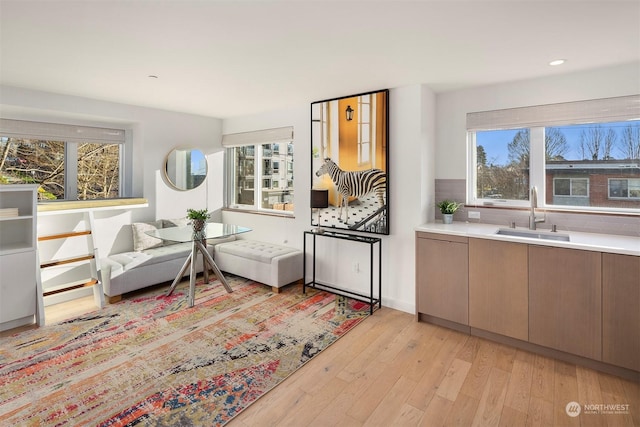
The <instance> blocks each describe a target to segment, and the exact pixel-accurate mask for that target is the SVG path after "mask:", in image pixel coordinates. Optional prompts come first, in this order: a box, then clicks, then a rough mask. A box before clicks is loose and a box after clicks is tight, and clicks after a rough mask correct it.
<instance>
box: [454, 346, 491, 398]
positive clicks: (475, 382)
mask: <svg viewBox="0 0 640 427" xmlns="http://www.w3.org/2000/svg"><path fill="white" fill-rule="evenodd" d="M496 348H497V344H494V343H490V342H489V341H487V340H482V342H481V343H480V348H479V349H478V353H477V354H476V357H475V359H474V360H473V364H472V366H471V369H470V370H469V374H468V375H467V378H466V380H465V382H464V384H463V385H462V388H461V389H460V391H461V392H462V393H464V394H466V395H467V396H471V397H474V398H476V399H478V400H480V398H481V397H482V393H483V392H484V389H485V384H486V383H487V380H488V379H489V374H490V373H491V368H493V367H494V366H495V363H496Z"/></svg>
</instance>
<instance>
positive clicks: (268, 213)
mask: <svg viewBox="0 0 640 427" xmlns="http://www.w3.org/2000/svg"><path fill="white" fill-rule="evenodd" d="M222 211H223V212H238V213H246V214H253V215H264V216H276V217H279V218H291V219H295V217H296V216H295V214H294V213H293V212H291V211H288V213H285V212H287V211H283V213H279V212H277V211H256V210H251V209H239V208H223V209H222Z"/></svg>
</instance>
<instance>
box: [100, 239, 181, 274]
mask: <svg viewBox="0 0 640 427" xmlns="http://www.w3.org/2000/svg"><path fill="white" fill-rule="evenodd" d="M190 252H191V243H188V242H187V243H176V244H174V245H169V246H160V247H158V248H152V249H147V250H145V251H140V252H123V253H119V254H114V255H110V256H108V257H107V258H103V259H102V261H101V262H102V263H103V264H104V263H105V262H106V263H108V264H109V265H110V266H111V271H112V273H111V275H112V276H116V275H118V274H121V273H122V272H125V271H127V270H131V269H133V268H136V267H139V266H141V265H153V264H157V263H159V262H165V261H169V260H172V259H175V258H184V260H185V261H186V259H187V257H188V256H189V253H190Z"/></svg>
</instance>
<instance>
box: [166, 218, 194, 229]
mask: <svg viewBox="0 0 640 427" xmlns="http://www.w3.org/2000/svg"><path fill="white" fill-rule="evenodd" d="M189 222H190V221H189V218H187V217H184V218H175V219H163V220H162V228H169V227H184V226H187V225H189Z"/></svg>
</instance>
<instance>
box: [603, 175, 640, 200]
mask: <svg viewBox="0 0 640 427" xmlns="http://www.w3.org/2000/svg"><path fill="white" fill-rule="evenodd" d="M609 198H611V199H640V179H609Z"/></svg>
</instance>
